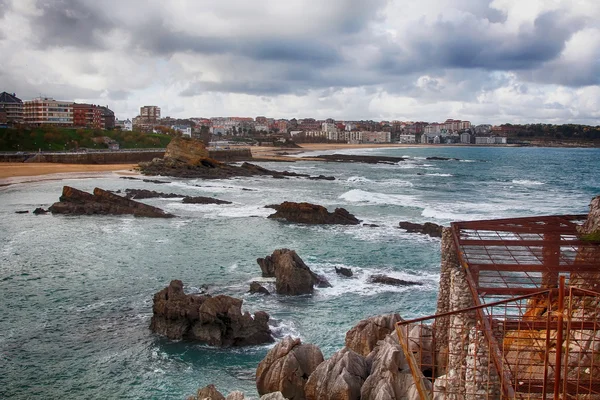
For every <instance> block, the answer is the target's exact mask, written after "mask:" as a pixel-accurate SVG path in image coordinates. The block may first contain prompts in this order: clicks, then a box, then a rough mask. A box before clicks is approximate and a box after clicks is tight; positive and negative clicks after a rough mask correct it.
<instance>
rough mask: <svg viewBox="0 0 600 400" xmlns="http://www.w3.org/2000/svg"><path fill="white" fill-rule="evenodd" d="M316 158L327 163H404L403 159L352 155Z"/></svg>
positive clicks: (331, 155) (332, 155) (404, 159)
mask: <svg viewBox="0 0 600 400" xmlns="http://www.w3.org/2000/svg"><path fill="white" fill-rule="evenodd" d="M316 158H319V159H321V160H325V161H329V162H343V163H347V162H352V163H366V164H391V165H393V164H398V163H399V162H402V161H406V158H404V157H384V156H359V155H354V154H330V155H320V156H317V157H316Z"/></svg>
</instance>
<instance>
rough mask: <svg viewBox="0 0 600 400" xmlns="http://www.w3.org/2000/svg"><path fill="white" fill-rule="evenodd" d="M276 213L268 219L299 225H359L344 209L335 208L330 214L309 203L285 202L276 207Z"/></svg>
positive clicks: (323, 208)
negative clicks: (282, 220)
mask: <svg viewBox="0 0 600 400" xmlns="http://www.w3.org/2000/svg"><path fill="white" fill-rule="evenodd" d="M272 207H273V206H272ZM276 211H277V212H276V213H275V214H271V215H269V218H273V219H285V220H286V221H289V222H296V223H300V224H326V225H332V224H337V225H358V224H359V223H360V221H359V220H358V219H357V218H356V217H355V216H354V215H352V214H350V213H349V212H348V211H347V210H346V209H344V208H336V209H335V211H334V212H332V213H330V212H329V211H327V209H326V208H325V207H323V206H320V205H317V204H311V203H294V202H291V201H286V202H283V203H281V204H280V205H279V206H277V208H276Z"/></svg>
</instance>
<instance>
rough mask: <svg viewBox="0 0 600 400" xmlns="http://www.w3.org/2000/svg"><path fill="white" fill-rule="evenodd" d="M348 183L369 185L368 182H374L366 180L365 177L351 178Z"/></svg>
mask: <svg viewBox="0 0 600 400" xmlns="http://www.w3.org/2000/svg"><path fill="white" fill-rule="evenodd" d="M346 181H347V182H353V183H367V182H373V181H372V180H370V179H368V178H365V177H363V176H351V177H350V178H348V179H346Z"/></svg>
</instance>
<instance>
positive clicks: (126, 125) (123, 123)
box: [115, 118, 133, 132]
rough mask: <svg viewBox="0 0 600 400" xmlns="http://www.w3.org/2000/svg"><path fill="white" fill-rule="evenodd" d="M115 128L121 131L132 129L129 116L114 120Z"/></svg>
mask: <svg viewBox="0 0 600 400" xmlns="http://www.w3.org/2000/svg"><path fill="white" fill-rule="evenodd" d="M115 128H121V130H122V131H129V132H131V131H132V130H133V122H131V120H130V119H129V118H127V119H122V120H119V119H117V120H115Z"/></svg>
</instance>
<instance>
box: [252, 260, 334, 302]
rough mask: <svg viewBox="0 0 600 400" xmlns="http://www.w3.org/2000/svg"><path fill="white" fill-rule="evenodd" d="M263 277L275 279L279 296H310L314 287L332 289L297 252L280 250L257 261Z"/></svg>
mask: <svg viewBox="0 0 600 400" xmlns="http://www.w3.org/2000/svg"><path fill="white" fill-rule="evenodd" d="M256 262H257V263H258V265H260V269H261V270H262V275H263V277H273V276H274V277H275V290H276V291H277V294H283V295H292V296H295V295H300V294H310V293H312V292H313V287H314V286H317V287H331V285H330V284H329V282H328V281H327V279H325V277H323V276H320V275H317V274H315V273H314V272H312V271H311V270H310V268H309V267H308V266H307V265H306V264H305V263H304V261H302V259H301V258H300V256H298V254H296V252H295V251H293V250H289V249H278V250H275V251H274V252H273V254H271V255H270V256H267V257H265V258H259V259H257V260H256Z"/></svg>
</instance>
